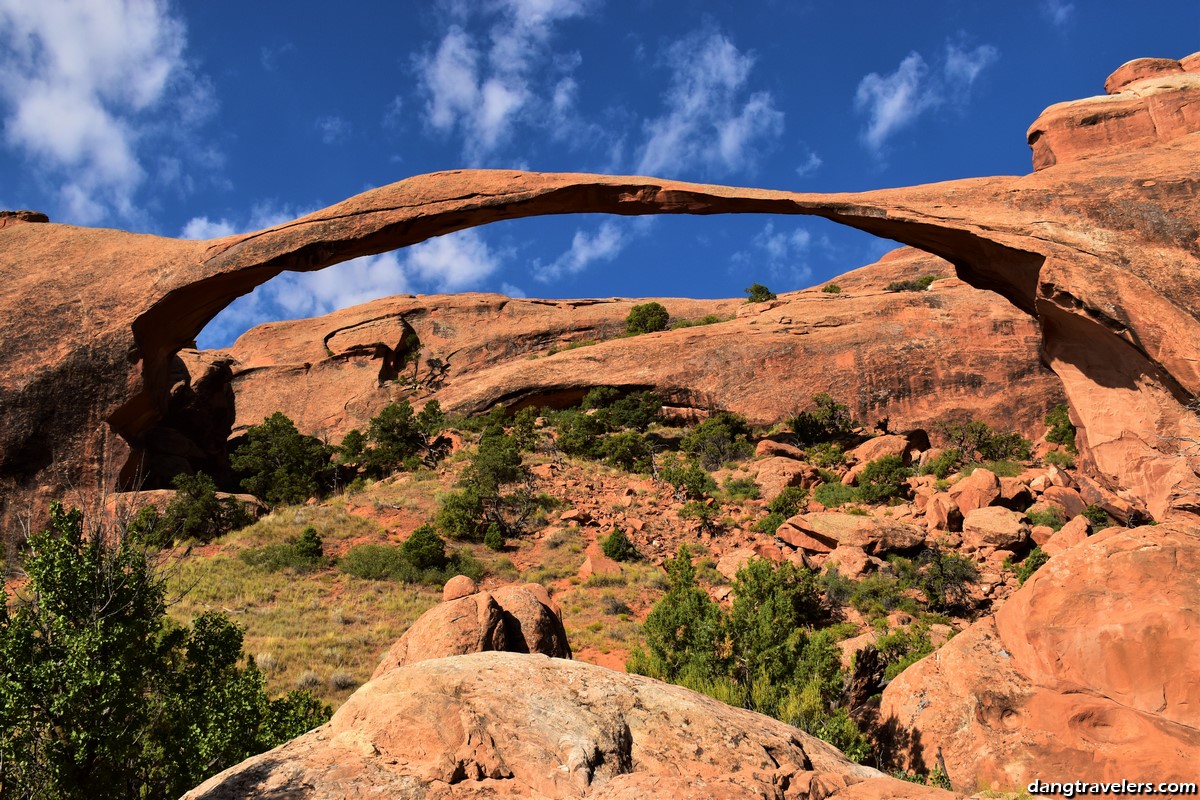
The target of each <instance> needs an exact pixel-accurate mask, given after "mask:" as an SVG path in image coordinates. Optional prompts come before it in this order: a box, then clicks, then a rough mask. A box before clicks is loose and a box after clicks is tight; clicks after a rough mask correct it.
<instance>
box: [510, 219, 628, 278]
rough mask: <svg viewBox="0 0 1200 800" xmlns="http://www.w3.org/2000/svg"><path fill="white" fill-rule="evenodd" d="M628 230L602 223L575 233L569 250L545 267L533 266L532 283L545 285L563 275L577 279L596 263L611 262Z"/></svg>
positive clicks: (541, 265)
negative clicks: (588, 229)
mask: <svg viewBox="0 0 1200 800" xmlns="http://www.w3.org/2000/svg"><path fill="white" fill-rule="evenodd" d="M631 235H632V234H631V233H630V229H628V228H623V227H620V226H618V225H617V224H616V223H613V222H603V223H601V224H600V227H599V228H597V229H596V230H595V231H592V232H589V231H585V230H583V229H582V228H580V229H578V230H576V231H575V236H574V237H573V238H572V239H571V247H570V248H569V249H568V250H567V251H566V252H565V253H563V254H562V255H560V256H559V257H558V258H556V259H555V260H554V261H552V262H551V263H549V264H541V263H538V264H535V265H534V267H533V277H534V279H536V280H538V281H540V282H542V283H549V282H550V281H555V280H558V279H559V278H561V277H563V276H564V275H577V274H579V273H580V272H583V271H584V270H585V269H587V268H588V267H589V266H591V265H592V264H594V263H596V262H598V261H612V260H613V259H614V258H616V257H617V256H618V255H619V254H620V253H621V251H622V250H624V249H625V245H626V244H628V243H629V240H630V238H631Z"/></svg>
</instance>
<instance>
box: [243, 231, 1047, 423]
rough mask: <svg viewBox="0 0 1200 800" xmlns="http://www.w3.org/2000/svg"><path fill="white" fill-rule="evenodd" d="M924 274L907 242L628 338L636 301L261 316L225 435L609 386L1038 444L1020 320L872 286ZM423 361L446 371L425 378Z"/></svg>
mask: <svg viewBox="0 0 1200 800" xmlns="http://www.w3.org/2000/svg"><path fill="white" fill-rule="evenodd" d="M931 274H932V275H944V276H951V275H952V274H953V267H951V266H950V265H949V264H947V263H946V262H945V261H943V260H942V259H940V258H937V257H936V256H931V255H929V254H927V253H922V252H920V251H916V250H912V249H907V248H906V249H902V250H898V251H896V252H894V253H891V254H889V255H888V256H886V257H885V258H884V260H883V261H881V262H880V263H878V264H875V265H872V266H870V267H864V268H863V269H860V270H855V272H853V273H850V274H849V275H847V276H846V278H845V280H843V278H838V279H836V282H837V283H838V284H839V285H842V286H843V291H842V292H841V293H840V294H837V295H834V294H828V293H824V292H821V291H820V290H819V289H811V290H808V291H804V292H793V293H789V294H785V295H782V296H781V297H780V298H779V299H778V300H776V301H774V302H771V303H752V304H748V303H746V302H744V301H741V300H681V299H674V298H658V302H661V303H662V304H663V305H664V306H665V307H666V308H667V309H668V311H670V313H671V316H672V318H673V319H677V320H682V319H697V318H700V317H703V316H705V315H715V316H719V317H728V318H729V319H728V321H726V322H721V323H717V324H713V325H705V326H701V327H693V328H686V329H681V330H673V331H664V332H662V333H656V334H651V335H645V336H636V337H632V338H621V337H620V334H621V333H623V332H624V327H625V317H626V316H627V315H628V313H629V309H630V308H631V307H632V306H633V305H634V304H636V303H639V302H644V301H643V300H618V299H611V300H558V301H550V300H527V299H513V298H508V297H503V296H500V295H477V294H464V295H452V296H432V297H425V296H422V297H397V298H387V299H384V300H378V301H375V302H372V303H368V304H366V305H362V306H357V307H355V308H349V309H345V310H343V311H339V312H336V313H333V314H330V315H328V316H324V317H319V318H315V319H307V320H296V321H293V322H277V323H270V324H267V325H262V326H259V327H257V328H254V329H253V330H251V331H248V332H247V333H246V334H245V335H243V336H242V337H241V338H239V339H238V341H237V342H236V343H235V344H234V345H233V347H232V348H230V350H229V356H230V358H231V359H232V360H233V364H232V380H233V390H234V392H235V394H236V396H237V420H236V422H235V424H234V430H233V432H234V434H236V433H237V432H238V431H239V430H242V429H244V428H245V427H246V426H248V425H253V424H258V423H260V422H262V420H263V418H264V417H266V416H268V415H270V414H271V413H273V412H275V411H277V410H278V409H280V408H286V409H288V410H289V412H290V413H292V414H293V415H294V416H295V418H296V419H297V422H298V424H299V425H300V427H301V428H302V429H303V430H305V431H308V432H310V433H314V434H317V435H321V436H325V437H327V438H329V440H330V441H335V442H336V441H339V440H340V439H341V437H342V436H344V435H345V433H346V432H347V431H348V430H349V429H350V428H351V427H358V428H360V429H365V427H366V422H367V420H369V419H370V417H372V416H373V415H374V414H376V413H378V412H379V410H380V409H381V408H382V407H383V406H384V405H386V404H387V403H388V402H391V401H392V400H396V399H400V398H411V399H412V402H414V403H417V404H419V403H420V402H421V401H423V400H424V399H425V398H432V399H436V400H438V402H439V403H440V404H441V406H442V408H443V409H444V410H447V411H451V412H455V413H465V414H470V413H477V412H480V411H484V410H486V409H488V408H490V407H491V406H493V405H495V404H497V403H503V404H506V405H509V406H517V407H520V406H521V405H525V404H532V403H537V404H544V405H559V406H565V405H568V404H571V403H577V402H578V401H579V400H580V399H581V398H582V397H583V395H584V394H585V393H586V392H587V391H588V390H589V389H590V388H592V387H595V386H605V385H608V386H622V387H628V388H631V389H643V388H652V389H655V390H656V391H658V392H659V393H661V394H663V395H664V396H665V397H666V398H667V400H668V402H669V403H671V404H672V405H675V406H680V407H698V408H703V409H708V408H713V407H716V408H722V409H726V410H731V411H736V412H738V413H741V414H744V415H746V416H747V417H749V418H750V420H751V421H752V422H755V423H760V424H770V423H773V422H777V421H779V420H781V419H783V418H784V417H786V416H788V415H789V414H792V413H795V412H796V411H798V410H800V409H801V408H803V407H805V406H806V405H807V404H808V402H809V398H810V397H812V396H813V395H814V394H817V393H818V392H830V393H832V394H834V395H835V396H836V397H837V398H838V400H839V401H841V402H846V403H848V404H850V406H851V408H852V410H853V411H854V412H855V414H856V415H857V416H858V418H859V419H864V420H868V421H871V422H873V421H875V420H878V419H880V418H882V417H888V418H890V419H891V423H892V425H893V426H894V427H897V428H931V427H932V426H933V425H934V424H935V423H936V422H938V421H940V420H947V419H957V418H966V417H975V418H979V419H984V420H986V421H988V422H991V423H993V424H995V425H999V426H1002V427H1011V428H1016V429H1019V430H1021V431H1022V432H1024V433H1025V434H1026V435H1030V436H1034V437H1036V436H1039V435H1041V433H1042V432H1043V431H1044V430H1045V426H1044V424H1043V422H1042V418H1043V416H1044V414H1045V412H1046V411H1047V410H1048V409H1049V408H1051V407H1053V406H1054V405H1055V404H1057V403H1060V402H1062V396H1061V391H1062V390H1061V388H1060V384H1059V382H1058V380H1057V378H1056V377H1055V376H1054V374H1053V373H1052V372H1050V371H1049V370H1048V369H1047V368H1046V367H1044V366H1043V365H1042V364H1041V362H1040V358H1039V355H1038V347H1039V341H1040V337H1039V335H1038V330H1037V325H1036V324H1035V322H1034V321H1033V319H1032V318H1030V317H1029V316H1028V315H1026V314H1024V313H1022V312H1020V311H1018V310H1017V309H1016V308H1014V307H1013V306H1012V305H1010V304H1008V303H1006V302H1004V301H1003V300H1002V299H1001V298H999V297H997V296H996V295H993V294H990V293H984V292H978V291H976V290H974V289H972V288H971V287H969V286H967V285H966V284H964V283H963V282H962V281H959V280H957V279H955V278H953V277H947V279H946V280H940V281H937V282H935V283H934V284H933V287H932V289H931V290H930V291H928V292H886V291H884V287H886V286H887V285H888V284H890V283H892V282H894V281H898V280H904V279H915V278H919V277H921V276H922V275H931ZM735 314H736V317H735ZM596 340H600V341H599V342H598V343H597V344H592V345H588V346H586V347H579V348H576V349H569V350H564V351H562V352H556V353H554V354H553V355H550V353H551V352H552V349H557V348H561V347H562V346H563V345H564V344H567V343H569V342H580V341H596ZM430 358H433V359H436V360H437V362H439V363H441V364H444V365H445V366H446V368H445V369H444V370H443V369H439V370H437V371H436V372H434V371H432V370H430V368H429V367H428V366H427V364H426V360H427V359H430ZM406 361H407V362H410V363H411V366H405V367H401V366H398V363H404V362H406ZM796 365H803V366H802V368H797V367H796ZM997 385H1004V386H1006V387H1007V388H1006V391H1004V392H996V391H995V390H994V387H995V386H997Z"/></svg>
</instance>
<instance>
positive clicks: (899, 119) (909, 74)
mask: <svg viewBox="0 0 1200 800" xmlns="http://www.w3.org/2000/svg"><path fill="white" fill-rule="evenodd" d="M928 72H929V69H928V67H926V66H925V59H923V58H921V56H920V54H919V53H909V54H908V56H907V57H905V59H904V60H903V61H901V62H900V66H899V67H897V68H896V71H895V72H893V73H892V74H890V75H880V74H879V73H877V72H872V73H870V74H869V75H867V76H866V77H864V78H863V79H862V80H861V81H860V82H859V84H858V91H857V93H856V94H855V96H854V106H855V108H857V109H858V110H859V111H860V112H863V113H865V114H866V115H867V127H866V130H865V131H864V132H863V141H864V142H865V143H866V145H867V147H869V148H870V149H871V150H873V151H875V152H876V153H879V152H880V151H882V149H883V144H884V142H885V141H887V139H888V138H889V137H890V136H891V135H892V134H894V133H895V132H896V131H898V130H900V129H901V128H904V127H906V126H908V125H911V124H912V123H913V121H914V120H916V118H917V117H919V116H920V115H921V114H923V113H924V112H925V111H927V110H928V109H930V108H932V107H933V106H935V105H937V104H938V103H939V102H941V99H940V98H939V96H938V95H937V94H936V93H935V92H934V91H933V90H932V89H931V88H930V87H929V86H928V85H925V83H924V82H925V77H926V75H927V74H928Z"/></svg>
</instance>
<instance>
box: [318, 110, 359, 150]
mask: <svg viewBox="0 0 1200 800" xmlns="http://www.w3.org/2000/svg"><path fill="white" fill-rule="evenodd" d="M313 127H314V128H316V130H317V134H318V135H320V137H321V141H322V143H324V144H339V143H340V142H344V141H345V140H346V139H347V138H348V137H349V136H350V131H351V130H352V126H351V125H350V121H349V120H347V119H345V118H344V117H339V116H338V115H336V114H330V115H327V116H323V117H318V118H317V120H316V122H314V123H313Z"/></svg>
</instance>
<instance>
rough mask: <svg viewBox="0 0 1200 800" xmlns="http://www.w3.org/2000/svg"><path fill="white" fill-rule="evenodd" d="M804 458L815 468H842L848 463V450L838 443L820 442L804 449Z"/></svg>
mask: <svg viewBox="0 0 1200 800" xmlns="http://www.w3.org/2000/svg"><path fill="white" fill-rule="evenodd" d="M804 458H805V460H806V461H807V462H808V463H809V464H812V465H813V466H814V467H826V468H828V467H840V466H843V465H844V464H845V463H846V448H844V447H842V445H840V444H838V443H837V442H819V443H817V444H813V445H809V446H808V447H806V448H805V449H804Z"/></svg>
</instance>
